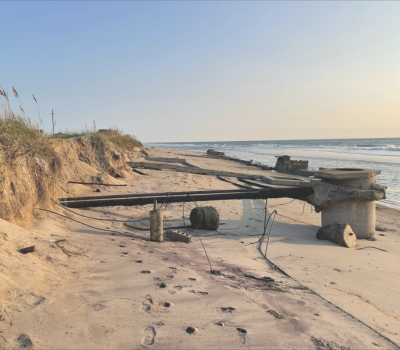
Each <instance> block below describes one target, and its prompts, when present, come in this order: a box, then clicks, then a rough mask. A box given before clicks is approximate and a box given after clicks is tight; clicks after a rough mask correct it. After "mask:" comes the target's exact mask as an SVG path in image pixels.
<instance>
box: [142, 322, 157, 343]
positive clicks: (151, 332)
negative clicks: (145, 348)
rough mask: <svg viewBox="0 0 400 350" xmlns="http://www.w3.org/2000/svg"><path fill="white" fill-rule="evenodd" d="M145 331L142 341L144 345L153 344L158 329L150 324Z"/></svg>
mask: <svg viewBox="0 0 400 350" xmlns="http://www.w3.org/2000/svg"><path fill="white" fill-rule="evenodd" d="M142 332H143V333H144V338H143V341H142V344H143V345H153V344H154V339H155V337H156V330H155V329H154V327H152V326H148V327H146V328H145V329H143V331H142Z"/></svg>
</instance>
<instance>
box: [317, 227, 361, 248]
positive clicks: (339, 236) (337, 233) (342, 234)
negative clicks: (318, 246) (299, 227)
mask: <svg viewBox="0 0 400 350" xmlns="http://www.w3.org/2000/svg"><path fill="white" fill-rule="evenodd" d="M317 238H318V239H321V240H329V241H331V242H333V243H337V244H339V245H341V246H343V247H347V248H354V247H355V246H356V245H357V237H356V235H355V233H354V232H353V230H352V228H351V226H350V225H348V224H332V225H328V226H324V227H321V228H320V229H319V230H318V232H317Z"/></svg>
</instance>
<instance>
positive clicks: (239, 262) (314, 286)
mask: <svg viewBox="0 0 400 350" xmlns="http://www.w3.org/2000/svg"><path fill="white" fill-rule="evenodd" d="M146 152H147V153H148V154H149V156H151V157H169V158H176V157H178V158H185V159H186V160H187V161H188V162H189V163H190V164H192V165H195V166H198V167H202V168H206V169H215V170H225V171H232V172H240V173H248V174H266V173H268V171H265V170H260V169H259V168H255V167H248V166H245V165H243V164H240V163H237V162H233V161H229V160H220V159H212V158H206V157H204V155H203V154H200V153H195V152H184V151H176V150H167V149H156V148H148V149H146ZM134 158H135V160H140V161H145V159H144V158H143V154H141V153H137V154H136V155H134ZM143 172H144V173H146V174H148V176H145V175H140V174H137V173H129V172H124V177H122V178H119V179H115V183H119V184H127V187H105V186H97V187H89V186H83V185H71V184H70V185H69V194H70V195H75V196H77V195H86V196H94V195H109V194H126V193H149V192H176V191H195V190H210V189H221V190H228V189H237V187H236V186H235V185H233V184H231V183H228V182H223V181H221V180H219V179H218V178H217V177H216V176H211V175H210V176H209V175H196V174H190V173H183V172H174V171H169V170H163V171H156V170H147V169H146V170H143ZM97 188H99V189H100V191H101V192H100V193H97V192H94V191H95V190H96V189H97ZM304 203H305V202H302V201H299V200H294V201H292V200H291V199H288V198H283V199H273V200H268V202H267V206H268V213H271V212H272V211H273V210H277V213H278V214H279V215H277V216H276V220H275V223H274V226H273V229H272V231H271V238H270V241H269V246H268V252H267V257H268V260H267V259H265V258H264V257H263V255H262V254H261V253H260V252H259V250H258V249H257V241H258V239H259V238H260V236H261V234H262V233H263V225H264V210H265V201H263V200H229V201H228V200H226V201H213V202H202V203H201V205H212V206H214V207H215V208H216V209H217V210H218V211H219V215H220V220H221V225H220V227H219V228H218V232H215V231H204V230H199V231H198V232H196V231H195V230H191V229H181V231H183V232H186V233H188V234H191V235H192V242H191V243H190V244H186V243H182V242H172V241H170V240H168V239H165V241H164V242H160V243H157V242H152V241H149V231H147V230H137V229H131V228H128V227H126V226H124V225H123V223H122V222H120V221H117V220H128V219H132V220H134V219H141V218H147V217H148V216H149V211H150V210H151V209H152V205H146V206H137V207H122V206H117V207H100V208H88V209H86V210H81V209H76V210H74V211H75V212H77V213H79V214H81V215H86V216H89V217H94V218H98V219H108V220H109V221H104V220H103V221H99V220H94V219H89V218H87V217H81V216H78V215H75V214H73V213H71V212H67V211H66V210H64V209H59V210H57V212H58V213H60V214H62V215H67V216H68V217H70V218H72V219H74V220H78V221H81V222H84V223H86V224H88V225H91V226H94V227H96V228H102V229H108V230H115V231H118V232H121V233H124V234H125V235H121V234H118V233H112V232H105V231H100V230H97V229H95V228H90V227H85V226H82V225H81V224H80V223H78V222H74V221H71V220H69V219H67V218H64V217H59V216H57V215H53V214H49V213H48V214H45V213H41V214H40V215H39V216H38V217H37V219H36V221H35V223H34V225H33V226H32V227H30V228H27V229H25V228H21V227H19V226H16V225H14V224H11V223H8V222H6V221H3V220H1V221H0V237H1V240H0V244H1V247H2V249H1V250H0V273H1V276H2V282H1V284H0V298H1V299H0V300H1V304H0V319H1V321H0V348H4V349H13V348H35V349H111V348H113V349H115V348H119V349H140V348H155V349H294V348H295V349H346V348H351V349H396V348H398V344H400V332H399V330H400V316H399V315H400V303H399V301H398V295H399V292H400V278H399V272H400V271H399V266H400V232H399V231H398V227H399V221H400V216H399V212H398V211H397V210H395V209H390V208H386V207H383V206H379V204H378V208H377V209H378V210H377V226H378V227H379V228H380V231H377V232H376V235H375V237H376V240H375V241H369V240H358V241H357V247H356V248H355V249H350V248H344V247H341V246H338V245H336V244H334V243H331V242H329V241H318V240H317V239H316V237H315V234H316V231H317V230H318V227H319V226H320V214H318V213H315V211H314V210H313V209H312V207H311V206H310V205H309V204H304ZM160 204H162V203H159V205H160ZM195 206H196V203H194V202H193V201H190V199H188V202H187V203H185V206H184V215H185V217H186V219H185V223H186V225H190V221H189V220H188V219H187V218H188V217H189V213H190V210H191V209H193V208H194V207H195ZM165 207H166V208H165ZM55 210H56V209H55ZM182 213H183V206H182V203H171V204H168V203H164V220H165V221H164V227H168V225H169V226H176V225H183V219H182ZM135 224H136V225H141V226H142V227H144V228H145V227H148V225H149V224H148V220H144V221H141V222H137V223H135ZM199 235H200V236H201V241H200V238H199ZM30 245H35V246H36V248H37V251H36V252H34V253H31V254H26V255H22V254H20V253H18V252H17V249H20V248H22V247H25V246H30ZM203 245H204V247H205V249H206V252H207V255H208V258H209V259H210V263H211V265H212V269H213V270H217V271H219V273H218V274H211V273H210V266H209V262H208V260H207V258H206V254H205V251H204V249H203ZM261 248H262V249H265V244H263V245H262V246H261Z"/></svg>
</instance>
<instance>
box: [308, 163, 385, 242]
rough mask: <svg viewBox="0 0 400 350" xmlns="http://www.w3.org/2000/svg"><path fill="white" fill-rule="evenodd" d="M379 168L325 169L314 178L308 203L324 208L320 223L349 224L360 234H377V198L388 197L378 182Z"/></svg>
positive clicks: (365, 235) (362, 235)
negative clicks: (312, 190)
mask: <svg viewBox="0 0 400 350" xmlns="http://www.w3.org/2000/svg"><path fill="white" fill-rule="evenodd" d="M380 173H381V171H380V170H371V169H355V168H344V169H343V168H342V169H340V168H339V169H323V170H319V171H316V172H315V178H314V179H313V180H312V181H311V185H312V187H313V189H314V194H312V195H310V196H309V197H308V201H309V203H311V204H312V205H314V206H315V211H316V212H321V221H322V222H321V224H322V226H327V225H331V224H335V223H337V224H349V225H350V226H351V227H352V229H353V231H354V233H355V234H356V236H357V238H370V237H372V236H373V235H374V234H375V208H376V205H375V201H377V200H381V199H385V198H386V187H384V186H382V185H379V184H377V183H376V176H377V175H379V174H380Z"/></svg>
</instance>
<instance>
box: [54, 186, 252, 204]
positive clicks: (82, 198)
mask: <svg viewBox="0 0 400 350" xmlns="http://www.w3.org/2000/svg"><path fill="white" fill-rule="evenodd" d="M249 191H259V189H253V188H250V187H248V189H247V190H239V189H237V190H209V191H185V192H158V193H157V192H156V193H132V194H118V195H115V194H114V195H107V196H89V197H65V198H59V200H60V201H62V202H70V201H73V202H74V201H82V200H98V199H116V198H137V197H157V196H168V195H169V196H176V195H184V194H190V195H193V194H211V193H237V192H249Z"/></svg>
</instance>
